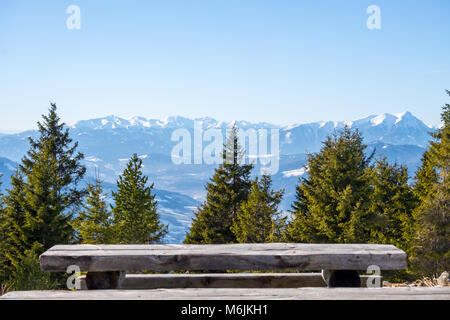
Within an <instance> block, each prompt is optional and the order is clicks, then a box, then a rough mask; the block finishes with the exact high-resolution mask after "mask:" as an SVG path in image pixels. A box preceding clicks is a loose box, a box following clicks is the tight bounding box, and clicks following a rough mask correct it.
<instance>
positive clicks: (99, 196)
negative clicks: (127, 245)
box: [72, 177, 113, 244]
mask: <svg viewBox="0 0 450 320" xmlns="http://www.w3.org/2000/svg"><path fill="white" fill-rule="evenodd" d="M87 188H88V194H87V196H86V199H85V203H84V204H83V209H84V210H82V211H80V212H79V214H78V217H77V218H75V219H74V221H73V222H72V226H73V227H74V229H75V230H76V232H77V237H78V239H79V241H80V242H81V243H86V244H109V243H112V241H113V230H112V228H113V226H112V221H111V218H112V213H111V211H110V210H109V207H108V205H107V203H106V201H105V199H106V195H104V194H103V187H102V182H101V181H100V179H99V178H98V177H97V178H96V179H95V182H94V183H92V184H91V183H89V184H88V186H87Z"/></svg>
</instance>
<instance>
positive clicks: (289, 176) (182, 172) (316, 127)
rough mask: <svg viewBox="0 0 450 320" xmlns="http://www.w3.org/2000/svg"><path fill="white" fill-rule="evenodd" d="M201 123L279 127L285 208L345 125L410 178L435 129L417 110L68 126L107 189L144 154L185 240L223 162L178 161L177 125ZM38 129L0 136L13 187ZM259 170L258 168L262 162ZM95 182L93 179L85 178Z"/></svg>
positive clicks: (0, 161)
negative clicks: (332, 117) (314, 155)
mask: <svg viewBox="0 0 450 320" xmlns="http://www.w3.org/2000/svg"><path fill="white" fill-rule="evenodd" d="M196 121H197V123H200V122H201V127H202V128H203V130H206V129H211V128H214V129H220V130H222V131H223V132H224V135H225V130H226V129H227V128H229V127H230V126H231V125H232V124H233V123H234V124H235V125H236V126H237V127H238V128H240V129H242V130H248V129H255V130H259V129H279V137H280V141H279V143H280V162H279V167H280V169H279V171H278V173H277V174H275V175H273V181H274V187H275V188H284V189H285V191H286V194H285V197H284V201H283V202H282V208H283V209H284V210H287V209H289V206H290V204H291V202H292V200H293V197H294V193H295V185H296V183H297V181H298V178H299V176H301V175H303V174H307V171H306V170H305V169H304V168H303V166H304V165H305V163H306V158H307V153H310V152H317V151H319V150H320V148H321V146H322V142H323V141H324V140H325V139H326V137H327V136H328V135H329V134H331V133H333V132H334V131H335V130H339V129H342V128H343V127H344V126H345V125H347V126H349V127H352V128H357V129H358V130H359V131H360V132H361V133H362V135H363V137H364V142H365V143H366V144H367V145H368V152H370V151H371V150H373V149H375V150H376V155H377V156H386V157H387V158H388V160H389V161H390V162H394V161H396V162H398V163H400V164H404V165H407V166H408V168H409V173H410V175H411V176H412V175H414V172H415V170H416V168H417V166H418V165H419V162H420V157H421V155H422V153H423V152H424V150H425V148H426V146H427V144H428V141H429V140H430V136H429V133H430V132H432V131H434V130H435V128H430V127H428V126H426V125H425V124H424V123H423V122H422V121H421V120H420V119H418V118H416V117H415V116H414V115H412V114H411V113H410V112H404V113H402V114H397V115H392V114H382V115H372V116H369V117H366V118H364V119H360V120H356V121H341V122H336V121H327V122H314V123H308V124H297V125H290V126H278V125H275V124H270V123H251V122H247V121H236V122H233V123H230V122H223V121H217V120H215V119H212V118H201V119H188V118H184V117H181V116H174V117H168V118H166V119H163V120H157V119H146V118H143V117H134V118H131V119H123V118H119V117H116V116H107V117H104V118H98V119H91V120H82V121H78V122H76V123H73V124H71V125H68V128H69V130H70V133H71V137H72V138H73V139H74V140H75V141H78V142H79V150H80V151H81V152H83V153H84V155H85V160H84V163H85V165H86V166H87V168H88V175H87V176H88V177H89V176H93V173H94V170H95V169H98V170H99V172H100V175H101V178H102V179H103V180H104V181H105V184H106V186H107V189H108V190H112V189H113V188H114V187H115V185H114V183H115V181H116V179H117V176H118V175H119V174H120V173H121V172H122V171H123V169H124V166H125V164H126V162H127V160H128V159H129V158H130V156H131V155H132V154H133V153H135V152H136V153H137V154H138V155H139V156H140V157H141V159H142V160H143V163H144V172H145V174H147V175H148V176H149V177H150V180H151V181H154V182H155V188H156V189H157V190H156V194H157V197H158V199H159V208H160V212H161V216H162V220H163V222H165V223H169V224H170V229H169V230H170V233H169V237H168V238H167V239H166V242H181V241H182V240H183V239H184V233H185V231H186V230H187V228H188V226H189V223H190V220H191V217H192V210H193V208H195V207H196V206H197V205H198V204H199V203H200V202H201V201H203V199H204V197H205V190H204V185H205V183H206V182H207V181H208V179H209V178H210V177H211V175H212V174H213V172H214V168H215V167H216V165H206V164H182V165H175V164H174V163H173V162H172V159H171V151H172V149H173V147H174V146H175V145H176V144H177V143H178V142H174V141H172V140H171V135H172V133H173V132H174V130H175V129H187V130H188V131H189V132H190V133H193V131H194V123H196ZM37 135H38V132H37V131H33V130H31V131H25V132H21V133H15V134H0V173H2V174H3V175H4V177H3V178H2V181H3V182H4V183H5V184H6V186H7V184H8V177H9V176H10V175H11V174H12V173H13V172H14V168H15V166H16V165H17V164H16V163H17V162H19V161H20V159H21V158H22V157H23V156H24V155H25V153H26V151H27V150H28V148H29V145H28V137H29V136H31V137H37ZM254 173H255V174H258V173H259V165H257V167H256V170H255V171H254ZM86 180H89V178H86Z"/></svg>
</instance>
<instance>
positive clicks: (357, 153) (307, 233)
mask: <svg viewBox="0 0 450 320" xmlns="http://www.w3.org/2000/svg"><path fill="white" fill-rule="evenodd" d="M362 140H363V139H362V136H361V135H360V133H359V132H358V131H356V130H355V131H353V130H351V129H350V128H348V127H345V128H344V129H343V130H341V131H339V132H335V133H334V134H333V135H331V136H329V137H328V138H327V140H326V141H325V142H324V144H323V147H322V148H321V150H320V152H319V153H317V154H310V155H308V162H307V168H308V175H309V176H308V178H302V179H301V180H300V186H299V187H298V188H297V193H296V201H295V202H294V204H293V207H292V214H293V215H292V216H293V217H292V218H293V219H292V221H291V222H290V223H289V226H288V230H287V239H288V240H289V241H294V242H310V243H333V242H336V243H348V242H368V241H369V240H370V230H369V226H370V224H371V220H372V219H373V217H372V216H371V215H370V214H368V207H369V204H370V202H369V195H370V192H371V186H370V177H369V175H368V173H367V170H368V168H369V164H370V161H371V159H372V157H373V153H372V154H371V155H370V156H366V155H365V149H366V146H365V145H364V144H363V142H362Z"/></svg>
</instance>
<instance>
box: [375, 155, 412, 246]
mask: <svg viewBox="0 0 450 320" xmlns="http://www.w3.org/2000/svg"><path fill="white" fill-rule="evenodd" d="M370 174H371V184H372V186H373V189H372V192H371V193H370V208H369V212H370V214H371V215H373V216H374V217H377V218H378V219H377V220H378V221H377V222H376V223H373V224H372V228H371V229H372V232H371V238H372V240H371V242H375V243H384V244H393V245H395V246H397V247H398V248H401V249H403V250H406V251H407V250H408V248H409V245H410V243H409V235H410V234H411V231H412V226H413V217H412V211H413V209H414V208H415V207H416V205H417V200H416V197H415V196H414V193H413V191H412V188H411V187H410V186H409V184H408V170H407V168H406V167H404V166H399V165H398V164H397V163H394V164H393V165H390V164H389V163H388V162H387V160H386V158H383V159H379V160H377V161H376V165H375V166H374V168H371V170H370Z"/></svg>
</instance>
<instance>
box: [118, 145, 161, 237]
mask: <svg viewBox="0 0 450 320" xmlns="http://www.w3.org/2000/svg"><path fill="white" fill-rule="evenodd" d="M141 169H142V160H141V159H140V158H139V157H138V156H137V154H134V155H133V157H132V158H131V159H130V161H129V162H128V164H127V167H126V168H125V170H124V172H123V174H122V175H121V176H119V180H118V181H117V192H113V193H112V194H113V198H114V201H115V205H114V206H111V208H112V212H113V215H114V217H113V220H114V232H115V235H116V238H115V241H116V242H117V243H125V244H151V243H155V242H161V241H162V238H163V237H164V236H165V235H166V233H167V228H168V227H167V226H164V225H163V224H161V223H160V221H159V215H158V213H157V201H156V199H155V195H153V194H152V189H153V186H154V184H153V183H152V184H151V185H150V186H147V181H148V177H146V176H144V175H143V173H142V170H141Z"/></svg>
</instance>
